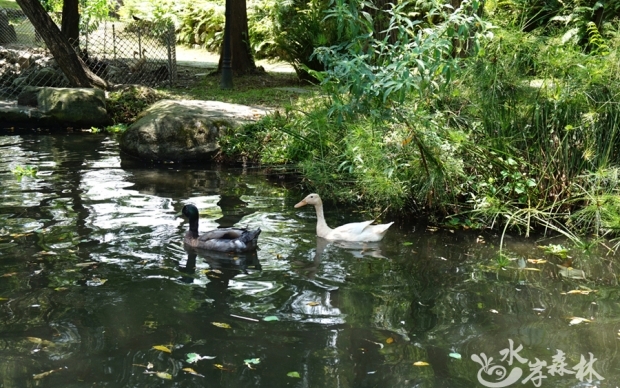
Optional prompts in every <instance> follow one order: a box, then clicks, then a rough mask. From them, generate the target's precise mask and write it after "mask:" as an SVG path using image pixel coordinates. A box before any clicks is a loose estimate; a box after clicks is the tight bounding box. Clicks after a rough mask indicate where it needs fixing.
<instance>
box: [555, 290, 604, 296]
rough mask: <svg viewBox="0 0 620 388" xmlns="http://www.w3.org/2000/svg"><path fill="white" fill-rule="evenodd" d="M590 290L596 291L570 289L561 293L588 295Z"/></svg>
mask: <svg viewBox="0 0 620 388" xmlns="http://www.w3.org/2000/svg"><path fill="white" fill-rule="evenodd" d="M591 292H596V291H593V290H570V291H568V292H562V295H572V294H580V295H588V294H589V293H591Z"/></svg>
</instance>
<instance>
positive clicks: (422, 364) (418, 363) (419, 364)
mask: <svg viewBox="0 0 620 388" xmlns="http://www.w3.org/2000/svg"><path fill="white" fill-rule="evenodd" d="M413 365H415V366H427V365H430V364H429V363H428V362H425V361H416V362H414V363H413Z"/></svg>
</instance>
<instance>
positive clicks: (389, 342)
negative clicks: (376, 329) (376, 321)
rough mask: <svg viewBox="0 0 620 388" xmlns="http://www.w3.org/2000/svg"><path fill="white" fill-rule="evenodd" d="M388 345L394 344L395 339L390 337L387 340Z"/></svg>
mask: <svg viewBox="0 0 620 388" xmlns="http://www.w3.org/2000/svg"><path fill="white" fill-rule="evenodd" d="M385 342H386V343H388V344H391V343H392V342H394V338H392V337H390V338H388V339H386V340H385Z"/></svg>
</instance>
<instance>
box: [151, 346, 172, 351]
mask: <svg viewBox="0 0 620 388" xmlns="http://www.w3.org/2000/svg"><path fill="white" fill-rule="evenodd" d="M153 349H155V350H160V351H162V352H166V353H172V350H170V348H169V347H168V346H165V345H155V346H153Z"/></svg>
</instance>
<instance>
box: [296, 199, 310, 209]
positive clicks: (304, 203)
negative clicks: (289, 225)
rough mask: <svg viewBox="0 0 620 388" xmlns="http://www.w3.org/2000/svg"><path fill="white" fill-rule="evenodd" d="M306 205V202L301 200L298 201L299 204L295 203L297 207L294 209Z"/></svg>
mask: <svg viewBox="0 0 620 388" xmlns="http://www.w3.org/2000/svg"><path fill="white" fill-rule="evenodd" d="M307 204H308V203H307V202H306V200H305V199H302V200H301V201H299V203H297V205H295V208H298V207H302V206H306V205H307Z"/></svg>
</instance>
